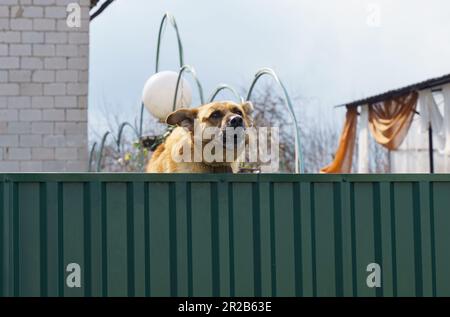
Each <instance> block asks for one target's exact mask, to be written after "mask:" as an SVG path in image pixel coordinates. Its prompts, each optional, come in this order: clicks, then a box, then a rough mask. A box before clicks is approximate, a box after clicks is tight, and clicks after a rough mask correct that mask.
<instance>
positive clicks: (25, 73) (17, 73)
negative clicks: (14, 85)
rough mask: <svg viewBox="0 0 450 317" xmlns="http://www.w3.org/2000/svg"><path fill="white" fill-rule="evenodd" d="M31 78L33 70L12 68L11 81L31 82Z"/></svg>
mask: <svg viewBox="0 0 450 317" xmlns="http://www.w3.org/2000/svg"><path fill="white" fill-rule="evenodd" d="M30 80H31V71H29V70H11V71H10V72H9V81H10V82H20V83H23V82H29V81H30Z"/></svg>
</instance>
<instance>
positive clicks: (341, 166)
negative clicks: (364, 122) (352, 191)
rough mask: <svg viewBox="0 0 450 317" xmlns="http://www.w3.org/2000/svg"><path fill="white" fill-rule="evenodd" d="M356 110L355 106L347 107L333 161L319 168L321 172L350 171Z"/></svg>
mask: <svg viewBox="0 0 450 317" xmlns="http://www.w3.org/2000/svg"><path fill="white" fill-rule="evenodd" d="M357 122H358V111H357V109H356V107H350V108H349V107H347V114H346V118H345V124H344V128H343V129H342V133H341V137H340V139H339V147H338V149H337V151H336V155H335V157H334V160H333V162H331V163H330V164H329V165H327V166H325V167H324V168H322V169H321V170H320V172H321V173H330V174H331V173H350V171H351V169H352V161H353V149H354V147H355V139H356V124H357Z"/></svg>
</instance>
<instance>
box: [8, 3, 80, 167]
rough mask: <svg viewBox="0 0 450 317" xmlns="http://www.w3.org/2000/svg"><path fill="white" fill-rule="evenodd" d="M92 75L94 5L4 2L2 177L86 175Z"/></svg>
mask: <svg viewBox="0 0 450 317" xmlns="http://www.w3.org/2000/svg"><path fill="white" fill-rule="evenodd" d="M74 4H75V7H71V6H73V5H74ZM71 15H72V18H75V19H77V18H79V20H78V21H79V22H80V23H78V24H76V25H75V26H74V24H73V23H68V17H69V16H71ZM88 69H89V0H0V172H84V171H86V170H87V165H88V163H87V161H88V149H87V140H88V131H87V118H88V116H87V96H88V79H89V72H88Z"/></svg>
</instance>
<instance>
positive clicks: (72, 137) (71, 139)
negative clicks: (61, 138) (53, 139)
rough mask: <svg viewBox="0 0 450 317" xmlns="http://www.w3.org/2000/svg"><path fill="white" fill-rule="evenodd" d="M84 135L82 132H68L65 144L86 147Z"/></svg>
mask: <svg viewBox="0 0 450 317" xmlns="http://www.w3.org/2000/svg"><path fill="white" fill-rule="evenodd" d="M86 142H87V141H86V135H84V134H69V135H66V146H68V147H77V148H80V147H82V148H85V147H86Z"/></svg>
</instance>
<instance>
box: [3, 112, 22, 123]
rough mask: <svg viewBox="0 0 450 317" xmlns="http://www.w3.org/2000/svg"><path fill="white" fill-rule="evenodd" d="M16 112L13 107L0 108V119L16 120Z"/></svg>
mask: <svg viewBox="0 0 450 317" xmlns="http://www.w3.org/2000/svg"><path fill="white" fill-rule="evenodd" d="M17 119H18V112H17V110H15V109H1V110H0V121H6V122H8V121H17Z"/></svg>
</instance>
